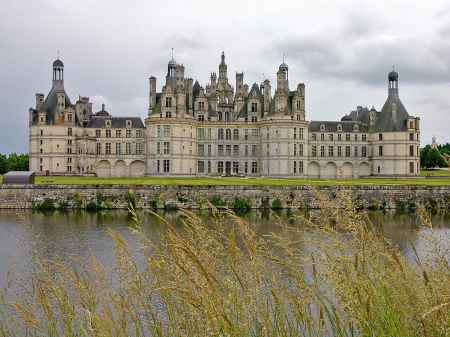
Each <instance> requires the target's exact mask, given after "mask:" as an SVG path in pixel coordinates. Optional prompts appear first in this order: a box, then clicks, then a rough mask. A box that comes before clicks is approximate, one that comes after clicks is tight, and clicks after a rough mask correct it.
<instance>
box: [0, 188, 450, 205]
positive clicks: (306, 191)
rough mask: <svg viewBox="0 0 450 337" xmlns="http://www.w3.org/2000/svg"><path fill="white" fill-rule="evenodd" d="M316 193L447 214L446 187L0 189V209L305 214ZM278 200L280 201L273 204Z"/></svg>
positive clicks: (448, 195) (449, 197) (449, 195)
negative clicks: (216, 208)
mask: <svg viewBox="0 0 450 337" xmlns="http://www.w3.org/2000/svg"><path fill="white" fill-rule="evenodd" d="M317 191H319V192H321V193H322V194H323V195H326V196H327V197H328V198H330V199H332V200H333V199H335V198H336V196H337V195H338V194H339V192H343V193H344V194H346V195H350V196H351V198H352V199H353V200H354V202H355V204H356V205H358V206H360V207H364V208H370V207H373V206H374V204H375V202H376V203H378V205H380V206H382V207H384V208H398V209H399V208H416V207H417V206H419V205H424V206H426V207H428V208H440V209H447V208H450V187H447V186H442V187H428V186H419V187H417V186H355V187H345V188H342V187H336V186H334V187H333V186H326V187H315V188H314V189H313V190H311V189H310V188H309V187H307V186H282V187H264V186H164V185H141V186H139V185H132V186H124V185H106V186H105V185H96V186H84V185H0V209H32V208H34V207H36V206H38V205H39V204H42V203H43V202H44V201H45V199H51V200H52V201H54V202H55V203H56V205H57V206H59V207H64V208H68V209H75V208H86V207H87V206H88V204H89V203H91V205H94V204H95V205H100V206H102V207H106V208H117V209H120V208H125V207H126V205H127V202H128V201H130V200H134V201H135V204H136V207H138V208H152V207H157V208H168V209H170V208H191V209H204V208H208V207H209V201H212V200H213V203H214V204H218V203H224V204H226V205H227V206H229V207H231V208H233V207H234V205H235V200H236V197H237V198H239V199H241V200H244V199H247V201H248V203H247V205H250V204H251V208H260V207H269V206H277V205H278V206H280V205H281V207H283V208H288V207H290V206H291V205H294V206H295V207H303V208H317V207H319V206H320V202H319V199H318V197H317ZM277 199H279V201H278V200H277Z"/></svg>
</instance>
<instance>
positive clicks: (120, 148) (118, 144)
mask: <svg viewBox="0 0 450 337" xmlns="http://www.w3.org/2000/svg"><path fill="white" fill-rule="evenodd" d="M116 154H122V144H120V143H116Z"/></svg>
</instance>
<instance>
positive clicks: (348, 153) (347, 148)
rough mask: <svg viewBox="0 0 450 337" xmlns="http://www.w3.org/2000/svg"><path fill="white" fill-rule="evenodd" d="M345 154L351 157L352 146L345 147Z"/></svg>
mask: <svg viewBox="0 0 450 337" xmlns="http://www.w3.org/2000/svg"><path fill="white" fill-rule="evenodd" d="M345 156H346V157H350V146H346V147H345Z"/></svg>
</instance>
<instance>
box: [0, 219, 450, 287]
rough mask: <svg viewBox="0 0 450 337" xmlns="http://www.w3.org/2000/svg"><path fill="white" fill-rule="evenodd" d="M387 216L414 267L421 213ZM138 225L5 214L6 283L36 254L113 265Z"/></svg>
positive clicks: (154, 224) (442, 225)
mask: <svg viewBox="0 0 450 337" xmlns="http://www.w3.org/2000/svg"><path fill="white" fill-rule="evenodd" d="M137 215H138V217H139V218H140V220H141V222H142V228H143V229H144V231H145V233H146V235H147V236H148V237H149V238H150V239H151V240H155V241H157V240H159V235H160V234H161V233H163V232H164V231H165V229H166V226H165V224H164V223H163V222H162V221H161V220H160V219H158V218H156V217H154V216H153V215H151V214H149V213H148V212H145V211H141V212H138V213H137ZM160 215H161V216H162V217H164V218H165V219H166V220H167V221H168V222H169V223H171V224H172V225H173V226H174V227H175V228H180V227H181V220H180V213H179V212H161V213H160ZM199 215H200V217H201V218H202V219H203V220H204V221H206V222H209V221H211V213H209V212H206V211H205V212H203V213H200V214H199ZM240 216H242V217H243V218H244V219H245V220H246V221H247V223H248V224H249V226H251V227H252V228H255V229H256V230H257V233H258V235H267V234H270V233H279V232H281V231H282V229H281V227H280V226H279V225H278V220H277V219H276V217H275V216H274V215H273V214H271V213H270V212H266V213H263V212H255V211H253V212H250V213H246V214H240ZM278 216H280V218H281V219H282V221H285V222H290V223H291V224H292V223H293V224H295V225H298V226H301V225H302V224H301V220H299V219H296V220H292V219H291V214H289V213H288V212H286V211H281V212H279V213H278ZM381 216H382V221H383V223H384V232H385V235H386V237H387V238H389V239H391V240H392V241H393V242H395V243H396V244H397V245H398V247H399V249H400V251H401V252H402V253H403V254H404V256H405V257H406V258H407V259H408V260H410V261H411V262H412V263H414V252H413V250H412V248H411V245H410V243H409V241H408V239H407V236H409V237H410V238H411V239H412V241H413V242H414V243H415V244H416V246H417V247H418V248H419V252H420V246H421V242H420V236H419V235H418V233H420V231H422V230H425V229H423V228H422V226H421V222H420V220H419V215H418V213H417V212H405V211H387V212H385V213H383V214H382V215H381ZM370 218H371V221H372V222H373V223H374V224H377V223H379V220H380V219H379V215H378V214H377V213H376V212H373V213H370ZM431 219H432V223H433V225H434V226H436V227H438V229H437V230H436V233H437V235H441V234H442V235H444V234H450V213H443V212H438V213H434V214H432V217H431ZM133 226H134V221H133V219H132V218H131V217H130V216H129V214H128V213H127V212H126V211H102V212H95V213H89V212H85V211H76V212H53V213H41V212H32V211H19V212H17V211H1V212H0V284H1V285H4V284H5V280H6V278H7V274H8V270H9V268H10V265H12V271H13V272H14V273H15V274H16V276H17V275H18V276H19V277H20V274H21V271H23V270H24V268H25V269H26V261H27V257H29V256H30V255H29V254H30V252H31V254H32V252H34V251H37V252H39V253H40V254H42V256H44V257H45V258H49V259H56V260H58V261H61V262H63V263H69V262H70V260H71V256H72V255H73V254H76V255H78V256H81V257H83V258H86V259H88V260H89V259H90V251H92V252H93V253H94V254H95V256H96V257H97V258H98V259H99V260H100V261H101V262H103V263H107V261H110V260H111V259H113V258H114V256H113V254H112V251H111V244H112V239H111V237H110V235H109V230H110V229H112V230H114V231H116V232H117V233H119V234H120V235H122V236H123V237H124V238H125V240H127V241H128V242H133V241H134V240H135V238H134V236H133V234H132V233H131V231H130V227H133ZM11 262H13V264H11Z"/></svg>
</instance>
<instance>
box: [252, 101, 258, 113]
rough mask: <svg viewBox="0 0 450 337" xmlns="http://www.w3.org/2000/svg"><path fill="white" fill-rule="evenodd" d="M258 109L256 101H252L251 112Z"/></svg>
mask: <svg viewBox="0 0 450 337" xmlns="http://www.w3.org/2000/svg"><path fill="white" fill-rule="evenodd" d="M257 111H258V103H252V112H257Z"/></svg>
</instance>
